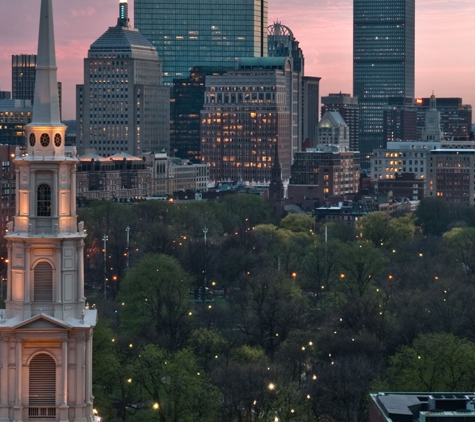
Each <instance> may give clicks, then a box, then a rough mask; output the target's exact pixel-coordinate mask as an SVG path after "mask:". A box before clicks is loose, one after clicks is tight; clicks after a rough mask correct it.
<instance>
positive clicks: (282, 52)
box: [267, 22, 304, 75]
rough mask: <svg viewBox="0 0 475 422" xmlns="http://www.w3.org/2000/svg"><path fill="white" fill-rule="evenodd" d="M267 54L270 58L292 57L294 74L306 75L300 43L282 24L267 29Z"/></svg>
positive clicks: (275, 24)
mask: <svg viewBox="0 0 475 422" xmlns="http://www.w3.org/2000/svg"><path fill="white" fill-rule="evenodd" d="M267 54H268V56H269V57H292V60H293V65H294V72H299V73H301V74H302V75H303V74H304V57H303V52H302V49H301V48H300V47H299V42H298V41H297V40H296V39H295V37H294V34H293V33H292V31H291V30H290V28H289V27H287V26H285V25H282V24H281V23H280V22H276V23H274V24H273V25H270V26H269V27H268V28H267Z"/></svg>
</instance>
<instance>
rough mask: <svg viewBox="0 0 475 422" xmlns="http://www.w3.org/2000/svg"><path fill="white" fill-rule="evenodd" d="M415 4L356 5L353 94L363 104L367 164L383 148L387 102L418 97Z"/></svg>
mask: <svg viewBox="0 0 475 422" xmlns="http://www.w3.org/2000/svg"><path fill="white" fill-rule="evenodd" d="M414 26H415V0H354V3H353V94H354V96H356V97H358V102H359V105H360V150H361V152H362V156H361V158H362V163H363V162H366V163H368V162H369V161H368V159H369V153H370V152H371V151H372V150H373V149H374V148H381V147H384V135H383V109H384V108H385V107H386V106H387V105H388V98H389V97H409V98H412V97H414Z"/></svg>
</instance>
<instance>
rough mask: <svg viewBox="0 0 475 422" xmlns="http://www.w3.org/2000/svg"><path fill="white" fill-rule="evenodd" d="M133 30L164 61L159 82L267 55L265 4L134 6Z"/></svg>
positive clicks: (175, 1)
mask: <svg viewBox="0 0 475 422" xmlns="http://www.w3.org/2000/svg"><path fill="white" fill-rule="evenodd" d="M134 11H135V26H136V27H137V28H138V29H139V30H140V33H141V34H142V35H144V36H145V38H147V39H148V40H149V41H150V42H151V43H152V44H153V46H154V47H155V48H156V49H157V51H158V55H159V57H160V58H161V59H162V60H163V82H164V84H166V85H172V83H173V79H176V78H186V77H188V75H189V72H190V69H191V68H192V67H194V66H212V67H216V66H220V67H228V68H234V67H235V64H236V59H237V58H239V57H261V56H266V55H267V0H240V1H235V0H200V1H189V0H135V3H134Z"/></svg>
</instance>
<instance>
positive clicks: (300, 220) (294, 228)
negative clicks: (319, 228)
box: [280, 214, 315, 234]
mask: <svg viewBox="0 0 475 422" xmlns="http://www.w3.org/2000/svg"><path fill="white" fill-rule="evenodd" d="M314 226H315V217H312V216H311V215H310V214H289V215H286V216H285V217H284V218H283V219H282V221H281V222H280V227H282V228H283V229H287V230H290V231H291V232H293V233H304V234H312V233H313V229H314Z"/></svg>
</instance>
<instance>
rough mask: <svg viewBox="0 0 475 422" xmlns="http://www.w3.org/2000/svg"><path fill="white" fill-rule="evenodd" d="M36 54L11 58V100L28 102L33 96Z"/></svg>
mask: <svg viewBox="0 0 475 422" xmlns="http://www.w3.org/2000/svg"><path fill="white" fill-rule="evenodd" d="M35 77H36V54H19V55H14V56H12V98H13V99H15V100H30V101H31V102H33V99H34V96H35Z"/></svg>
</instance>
